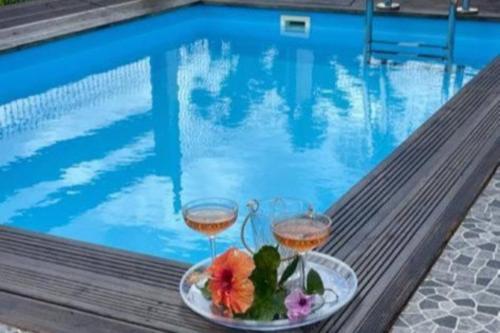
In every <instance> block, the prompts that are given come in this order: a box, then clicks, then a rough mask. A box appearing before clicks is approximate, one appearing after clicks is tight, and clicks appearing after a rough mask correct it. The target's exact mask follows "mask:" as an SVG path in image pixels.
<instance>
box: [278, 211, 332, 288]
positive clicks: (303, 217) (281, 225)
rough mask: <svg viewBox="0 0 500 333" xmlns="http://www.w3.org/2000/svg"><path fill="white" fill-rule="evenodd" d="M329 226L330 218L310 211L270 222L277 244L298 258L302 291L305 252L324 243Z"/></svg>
mask: <svg viewBox="0 0 500 333" xmlns="http://www.w3.org/2000/svg"><path fill="white" fill-rule="evenodd" d="M331 224H332V220H331V219H330V217H328V216H326V215H323V214H317V213H314V212H312V211H310V212H307V213H304V214H298V215H289V216H281V217H280V218H277V219H274V220H273V222H272V230H273V234H274V237H275V238H276V240H277V241H278V243H280V244H281V245H283V246H284V247H286V248H289V249H291V250H293V251H295V252H297V254H298V256H299V265H300V269H299V274H300V285H301V287H302V288H303V289H305V285H306V263H305V256H306V254H307V252H309V251H311V250H312V249H314V248H316V247H318V246H320V245H322V244H323V243H325V242H326V240H327V239H328V236H330V226H331Z"/></svg>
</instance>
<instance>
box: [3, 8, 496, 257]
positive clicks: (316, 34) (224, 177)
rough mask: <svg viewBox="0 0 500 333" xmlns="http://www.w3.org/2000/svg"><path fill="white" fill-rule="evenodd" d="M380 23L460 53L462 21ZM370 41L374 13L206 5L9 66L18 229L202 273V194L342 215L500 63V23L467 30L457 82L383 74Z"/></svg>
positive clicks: (8, 140) (8, 120) (54, 46)
mask: <svg viewBox="0 0 500 333" xmlns="http://www.w3.org/2000/svg"><path fill="white" fill-rule="evenodd" d="M282 14H292V15H301V16H304V15H305V16H308V17H310V19H311V30H310V32H309V34H308V35H293V34H292V35H290V34H287V33H282V31H281V30H280V16H281V15H282ZM375 29H376V31H375V35H378V36H383V37H384V38H389V39H391V38H392V39H398V38H400V37H401V33H400V32H401V30H402V29H404V32H405V33H406V34H407V35H405V38H404V39H405V40H407V39H410V40H424V41H429V42H442V41H443V40H444V38H445V35H446V21H441V20H425V19H410V18H398V19H395V18H392V19H391V18H377V19H376V24H375ZM363 34H364V25H363V17H361V16H354V15H339V14H320V13H313V14H311V13H302V12H283V11H270V10H250V9H240V8H225V7H210V6H194V7H189V8H184V9H179V10H176V11H173V12H169V13H166V14H163V15H159V16H155V17H151V18H147V19H142V20H138V21H134V22H131V23H126V24H121V25H118V26H114V27H112V28H106V29H102V30H98V31H94V32H90V33H86V34H83V35H78V36H74V37H71V38H67V39H63V40H59V41H56V42H51V43H47V44H44V45H41V46H38V47H34V48H29V49H25V50H22V51H17V52H13V53H9V54H4V55H2V56H0V82H1V83H2V84H1V88H0V152H1V155H0V224H5V225H10V226H15V227H19V228H22V229H28V230H33V231H36V232H41V233H47V234H52V235H57V236H62V237H66V238H71V239H78V240H83V241H87V242H91V243H96V244H102V245H106V246H111V247H115V248H121V249H126V250H130V251H136V252H140V253H146V254H152V255H155V256H161V257H165V258H170V259H175V260H182V261H187V262H195V261H198V260H199V259H201V258H204V257H206V256H207V255H208V250H207V242H206V239H205V238H204V237H202V236H200V235H198V234H196V233H194V232H192V231H191V230H190V229H188V228H187V227H186V226H185V225H184V223H183V222H182V219H181V216H180V207H181V205H182V204H183V203H185V202H187V201H189V200H191V199H194V198H198V197H204V196H213V195H215V196H224V197H229V198H233V199H235V200H236V201H237V202H238V203H239V204H240V206H241V214H240V215H241V216H242V215H244V214H245V213H246V212H245V208H244V205H245V203H246V202H247V200H248V199H250V198H269V197H273V196H293V197H299V198H304V199H308V200H310V201H311V202H312V203H313V204H314V205H315V206H316V208H317V209H318V210H325V209H327V208H328V207H329V206H330V205H331V204H332V203H334V202H335V201H336V200H337V199H339V198H340V197H341V196H342V195H343V194H344V193H346V192H347V191H348V190H349V189H350V188H351V187H352V186H353V185H354V184H355V183H356V182H358V181H359V180H360V179H361V178H362V177H363V176H364V175H366V174H367V173H368V172H369V171H370V170H372V169H373V168H374V167H375V166H376V165H377V164H378V163H379V162H380V161H382V160H383V159H384V158H385V157H387V156H388V155H389V154H390V153H391V152H392V151H393V150H394V148H395V147H397V146H398V145H399V144H401V143H402V142H403V141H404V140H405V139H406V138H407V137H408V136H409V135H410V134H411V133H412V132H413V131H414V130H415V129H416V128H417V127H418V126H420V125H421V124H422V123H423V122H425V120H426V119H428V118H429V117H430V116H431V115H432V114H433V113H434V112H435V111H436V110H437V109H438V108H439V107H440V106H441V105H442V104H444V102H446V101H447V100H448V99H449V98H451V97H452V96H453V95H454V94H455V93H456V92H457V91H458V90H459V89H460V88H461V87H462V86H463V85H464V84H465V83H466V82H467V81H468V80H470V78H472V77H473V76H474V75H475V74H476V73H477V72H478V71H479V70H480V69H481V68H482V67H483V66H484V65H485V64H487V63H488V62H489V61H490V60H491V59H492V58H493V57H494V56H496V55H497V54H498V53H499V52H500V24H495V23H474V22H459V24H458V26H457V42H456V56H455V62H456V65H455V66H454V67H453V69H452V71H451V72H446V71H445V65H444V64H442V63H437V62H422V61H417V60H406V61H401V62H397V63H389V64H387V65H380V63H379V62H377V61H375V62H374V64H373V65H370V66H365V65H364V62H363V58H362V52H363ZM479 36H481V38H480V40H479V38H478V37H479ZM471 50H474V52H471ZM240 222H241V218H240ZM238 242H239V229H238V227H233V228H231V229H229V230H227V231H226V232H224V233H223V234H221V236H220V237H219V239H218V244H219V248H222V247H224V246H227V245H230V244H236V243H238Z"/></svg>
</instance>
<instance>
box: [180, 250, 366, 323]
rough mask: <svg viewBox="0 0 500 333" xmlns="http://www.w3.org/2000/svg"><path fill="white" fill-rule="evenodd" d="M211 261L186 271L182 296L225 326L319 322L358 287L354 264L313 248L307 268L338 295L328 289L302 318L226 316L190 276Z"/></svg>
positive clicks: (191, 304) (202, 270)
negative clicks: (214, 308) (319, 303)
mask: <svg viewBox="0 0 500 333" xmlns="http://www.w3.org/2000/svg"><path fill="white" fill-rule="evenodd" d="M210 263H211V260H210V259H205V260H203V261H201V262H199V263H198V264H196V265H194V266H192V267H191V268H190V269H189V270H188V271H187V272H186V273H185V274H184V276H183V277H182V280H181V283H180V293H181V296H182V300H183V301H184V303H186V305H187V306H188V307H189V308H190V309H191V310H193V311H194V312H196V313H197V314H199V315H201V316H203V317H205V318H206V319H208V320H211V321H213V322H215V323H217V324H220V325H223V326H227V327H231V328H237V329H242V330H255V331H275V330H285V329H291V328H295V327H300V326H305V325H310V324H313V323H316V322H318V321H320V320H323V319H326V318H328V317H330V316H331V315H332V314H334V313H335V312H336V311H338V310H339V309H340V308H341V307H343V306H344V305H346V304H347V303H348V302H349V301H350V300H351V299H352V298H353V297H354V294H355V293H356V289H357V287H358V280H357V277H356V273H354V271H353V270H352V268H351V267H349V266H348V265H347V264H345V263H344V262H342V261H340V260H338V259H336V258H334V257H331V256H328V255H325V254H322V253H319V252H314V251H313V252H309V253H308V254H307V269H310V268H312V269H314V270H316V271H317V272H318V273H319V275H320V276H321V279H322V280H323V284H324V286H325V289H331V290H333V291H334V292H335V294H337V296H338V297H337V296H335V294H334V293H332V292H328V291H327V292H325V294H324V297H325V304H324V305H323V306H321V307H320V308H319V309H317V310H315V311H314V312H313V313H311V314H310V315H309V316H307V318H305V319H304V320H301V321H291V320H288V319H280V320H273V321H256V320H243V319H237V318H227V317H224V316H221V315H219V314H217V313H214V312H213V311H212V307H211V301H209V300H207V299H206V298H205V297H204V296H203V295H202V293H201V290H200V289H199V288H198V287H197V286H196V285H195V284H192V283H190V282H189V281H190V280H192V279H190V277H192V276H196V275H199V274H202V273H203V272H204V271H205V270H206V268H207V267H208V266H209V265H210ZM193 274H194V275H193Z"/></svg>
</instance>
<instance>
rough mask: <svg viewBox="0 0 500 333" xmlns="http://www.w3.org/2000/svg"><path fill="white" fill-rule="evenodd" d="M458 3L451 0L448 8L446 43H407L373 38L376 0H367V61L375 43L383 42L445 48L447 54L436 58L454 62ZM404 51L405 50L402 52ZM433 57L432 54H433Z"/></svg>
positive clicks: (449, 62) (456, 0)
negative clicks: (440, 44)
mask: <svg viewBox="0 0 500 333" xmlns="http://www.w3.org/2000/svg"><path fill="white" fill-rule="evenodd" d="M457 3H458V0H449V9H448V35H447V38H446V44H445V45H442V46H439V45H433V44H427V43H416V42H413V43H405V42H392V41H383V40H374V39H373V15H374V10H375V8H374V0H366V16H365V29H366V30H365V51H364V57H365V61H366V62H368V63H369V62H370V60H371V55H372V53H373V52H374V50H373V43H382V44H394V45H399V46H402V47H403V46H410V47H431V48H437V49H443V50H445V51H446V54H445V55H443V56H436V57H435V58H443V59H446V60H447V62H448V65H451V63H452V62H453V55H454V49H455V30H456V29H455V28H456V19H457V15H456V13H457ZM378 53H386V54H392V53H398V52H387V51H385V52H378ZM402 53H404V52H402ZM431 57H432V56H431Z"/></svg>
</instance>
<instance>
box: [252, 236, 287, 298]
mask: <svg viewBox="0 0 500 333" xmlns="http://www.w3.org/2000/svg"><path fill="white" fill-rule="evenodd" d="M253 259H254V262H255V269H254V271H253V272H252V275H251V276H250V279H251V280H252V282H253V284H254V286H255V295H256V296H258V297H261V298H263V297H270V295H272V294H273V293H274V292H275V291H276V286H277V284H278V266H279V264H280V255H279V253H278V250H277V249H276V248H274V247H272V246H263V247H262V248H261V249H260V250H259V252H257V253H256V254H255V255H254V257H253Z"/></svg>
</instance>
